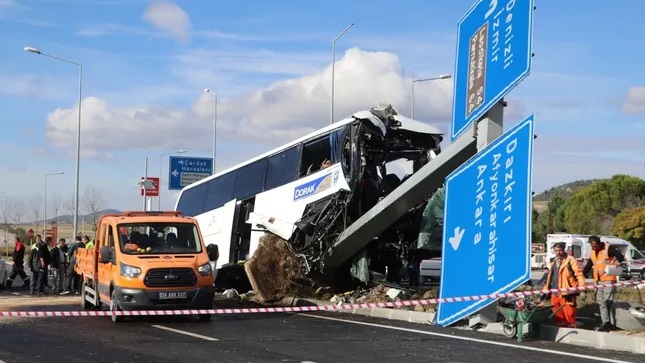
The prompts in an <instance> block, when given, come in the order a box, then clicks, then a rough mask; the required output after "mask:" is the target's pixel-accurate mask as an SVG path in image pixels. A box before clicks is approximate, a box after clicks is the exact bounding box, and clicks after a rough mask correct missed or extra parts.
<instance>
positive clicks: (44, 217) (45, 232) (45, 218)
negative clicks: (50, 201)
mask: <svg viewBox="0 0 645 363" xmlns="http://www.w3.org/2000/svg"><path fill="white" fill-rule="evenodd" d="M63 174H65V172H64V171H59V172H58V173H49V174H45V214H44V215H43V234H44V235H45V237H46V236H47V177H50V176H52V175H63Z"/></svg>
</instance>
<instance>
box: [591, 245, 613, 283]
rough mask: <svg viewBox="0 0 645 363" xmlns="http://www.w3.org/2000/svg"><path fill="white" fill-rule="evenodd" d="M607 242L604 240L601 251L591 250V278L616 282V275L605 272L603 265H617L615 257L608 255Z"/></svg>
mask: <svg viewBox="0 0 645 363" xmlns="http://www.w3.org/2000/svg"><path fill="white" fill-rule="evenodd" d="M609 246H610V245H609V243H607V242H605V249H603V250H601V251H598V252H596V251H591V261H592V262H593V279H594V281H596V282H597V281H609V282H616V281H617V280H618V279H617V278H616V276H610V275H606V274H605V267H607V266H608V265H618V264H617V263H616V258H614V257H609Z"/></svg>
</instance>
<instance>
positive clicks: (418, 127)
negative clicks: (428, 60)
mask: <svg viewBox="0 0 645 363" xmlns="http://www.w3.org/2000/svg"><path fill="white" fill-rule="evenodd" d="M364 119H367V120H370V121H371V122H372V123H373V124H374V126H376V127H379V128H381V131H383V133H385V129H384V128H383V127H381V126H382V125H383V122H382V121H381V120H380V119H379V118H378V117H376V116H375V115H374V114H373V113H372V112H370V111H369V110H363V111H358V112H356V113H354V114H352V115H351V116H349V117H346V118H344V119H342V120H340V121H338V122H334V123H333V124H331V125H327V126H325V127H323V128H321V129H318V130H316V131H314V132H311V133H309V134H307V135H305V136H302V137H300V138H298V139H296V140H294V141H291V142H289V143H287V144H284V145H281V146H279V147H277V148H274V149H272V150H269V151H267V152H265V153H263V154H260V155H258V156H256V157H254V158H251V159H249V160H246V161H243V162H241V163H239V164H237V165H233V166H231V167H229V168H227V169H224V170H222V171H220V172H218V173H216V174H213V175H211V176H209V177H206V178H204V179H201V180H199V181H196V182H195V183H193V184H190V185H187V186H185V187H184V188H182V191H181V192H180V194H181V193H182V192H183V190H184V189H188V188H192V187H195V186H197V185H199V184H202V183H206V182H207V181H209V180H211V179H214V178H217V177H219V176H221V175H224V174H226V173H228V172H230V171H233V170H236V169H239V168H241V167H243V166H245V165H247V164H251V163H252V162H254V161H257V160H260V159H262V158H266V157H268V156H271V155H274V154H277V153H279V152H281V151H283V150H286V149H289V148H290V147H292V146H295V145H298V144H300V143H302V142H304V141H307V140H310V139H315V138H316V137H318V136H320V135H324V134H327V133H329V132H331V131H332V130H335V129H339V128H342V127H344V126H346V125H348V124H350V123H352V122H354V121H356V120H364ZM394 119H395V120H396V121H398V122H400V123H401V127H399V129H402V130H407V131H412V132H417V133H422V134H432V135H443V132H442V131H441V130H439V129H438V128H437V127H435V126H432V125H428V124H426V123H424V122H421V121H417V120H413V119H411V118H407V117H405V116H402V115H399V114H397V115H394ZM177 200H179V198H177Z"/></svg>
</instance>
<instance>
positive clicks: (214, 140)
mask: <svg viewBox="0 0 645 363" xmlns="http://www.w3.org/2000/svg"><path fill="white" fill-rule="evenodd" d="M204 92H205V93H208V94H210V95H212V96H213V98H214V100H213V170H212V172H211V175H213V174H215V156H216V150H217V94H215V93H213V92H211V90H210V89H208V88H206V89H205V90H204Z"/></svg>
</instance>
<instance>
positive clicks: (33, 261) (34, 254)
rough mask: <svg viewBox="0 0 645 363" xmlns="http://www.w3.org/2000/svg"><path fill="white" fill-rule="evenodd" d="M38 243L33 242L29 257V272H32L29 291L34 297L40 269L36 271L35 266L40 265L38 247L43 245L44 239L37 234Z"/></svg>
mask: <svg viewBox="0 0 645 363" xmlns="http://www.w3.org/2000/svg"><path fill="white" fill-rule="evenodd" d="M35 238H36V242H32V244H31V249H30V252H29V253H30V255H29V270H30V271H31V282H30V283H29V290H30V291H31V294H32V295H35V294H36V290H38V289H37V287H38V269H35V268H34V266H37V265H38V263H37V262H38V261H37V260H38V246H39V245H40V244H41V243H43V240H42V237H41V236H40V235H39V234H37V235H36V236H35Z"/></svg>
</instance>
